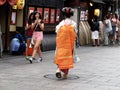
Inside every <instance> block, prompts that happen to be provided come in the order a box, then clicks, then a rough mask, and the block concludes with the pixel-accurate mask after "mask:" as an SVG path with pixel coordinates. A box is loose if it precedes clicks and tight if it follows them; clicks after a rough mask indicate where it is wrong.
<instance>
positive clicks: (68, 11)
mask: <svg viewBox="0 0 120 90" xmlns="http://www.w3.org/2000/svg"><path fill="white" fill-rule="evenodd" d="M73 14H74V9H72V8H71V7H64V8H63V9H62V15H63V16H65V17H68V18H69V17H71V16H73Z"/></svg>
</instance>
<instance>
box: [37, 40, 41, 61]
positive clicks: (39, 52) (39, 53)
mask: <svg viewBox="0 0 120 90" xmlns="http://www.w3.org/2000/svg"><path fill="white" fill-rule="evenodd" d="M40 44H41V41H40ZM37 53H38V56H39V59H38V62H39V61H42V51H41V47H40V45H39V47H38V49H37Z"/></svg>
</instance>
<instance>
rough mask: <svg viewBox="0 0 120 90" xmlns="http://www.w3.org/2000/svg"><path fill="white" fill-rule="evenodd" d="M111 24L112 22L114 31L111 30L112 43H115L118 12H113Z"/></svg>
mask: <svg viewBox="0 0 120 90" xmlns="http://www.w3.org/2000/svg"><path fill="white" fill-rule="evenodd" d="M111 24H112V31H111V32H110V35H109V37H110V44H113V45H114V44H115V41H116V39H115V35H116V26H117V15H116V14H112V17H111Z"/></svg>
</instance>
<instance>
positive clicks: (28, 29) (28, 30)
mask: <svg viewBox="0 0 120 90" xmlns="http://www.w3.org/2000/svg"><path fill="white" fill-rule="evenodd" d="M33 16H34V13H31V14H30V16H29V18H28V23H27V24H26V43H27V45H26V54H25V55H26V59H27V60H28V59H29V57H28V49H29V46H30V44H31V40H32V35H33V29H32V28H31V26H32V22H33Z"/></svg>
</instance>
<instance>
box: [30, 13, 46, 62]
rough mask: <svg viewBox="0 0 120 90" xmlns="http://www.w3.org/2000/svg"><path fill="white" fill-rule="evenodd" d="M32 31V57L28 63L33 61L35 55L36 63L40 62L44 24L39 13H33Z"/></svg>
mask: <svg viewBox="0 0 120 90" xmlns="http://www.w3.org/2000/svg"><path fill="white" fill-rule="evenodd" d="M32 29H33V36H32V39H33V42H34V48H33V53H32V56H31V57H30V58H29V61H30V63H32V61H33V60H34V59H35V55H36V53H38V56H39V58H38V60H37V61H38V62H40V61H42V52H41V47H40V45H41V43H42V40H43V30H44V22H43V20H42V16H41V14H40V13H39V12H37V11H35V12H34V22H33V23H32Z"/></svg>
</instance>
